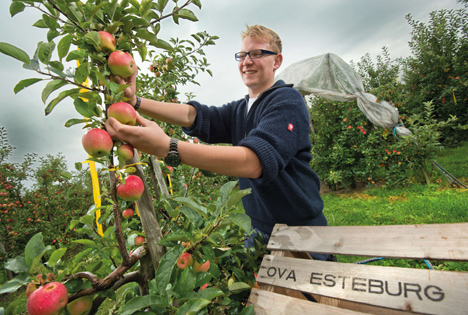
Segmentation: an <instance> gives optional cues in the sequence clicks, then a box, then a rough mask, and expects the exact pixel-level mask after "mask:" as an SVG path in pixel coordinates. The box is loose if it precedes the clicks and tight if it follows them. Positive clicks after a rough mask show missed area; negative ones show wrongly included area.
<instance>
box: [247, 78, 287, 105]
mask: <svg viewBox="0 0 468 315" xmlns="http://www.w3.org/2000/svg"><path fill="white" fill-rule="evenodd" d="M293 86H294V85H293V84H286V83H285V82H284V81H283V80H278V81H276V82H275V84H273V86H272V87H270V88H268V89H266V90H265V91H263V92H262V93H260V94H259V95H258V97H257V101H259V100H261V99H262V98H263V97H264V96H265V95H267V94H268V93H270V92H271V91H273V90H276V89H277V88H281V87H293ZM249 98H250V96H249V94H247V95H246V96H245V101H246V102H247V103H249Z"/></svg>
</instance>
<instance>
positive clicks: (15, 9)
mask: <svg viewBox="0 0 468 315" xmlns="http://www.w3.org/2000/svg"><path fill="white" fill-rule="evenodd" d="M25 7H26V6H25V5H24V3H22V2H15V1H13V2H12V3H11V4H10V15H11V17H14V16H15V15H16V14H17V13H20V12H23V10H24V8H25Z"/></svg>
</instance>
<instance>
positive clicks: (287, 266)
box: [257, 255, 468, 314]
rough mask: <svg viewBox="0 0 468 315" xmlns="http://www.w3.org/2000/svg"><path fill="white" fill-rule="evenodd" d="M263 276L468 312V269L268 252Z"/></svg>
mask: <svg viewBox="0 0 468 315" xmlns="http://www.w3.org/2000/svg"><path fill="white" fill-rule="evenodd" d="M257 281H258V282H259V283H261V284H269V285H274V286H280V287H286V288H290V289H293V290H298V291H302V292H309V293H312V294H318V295H322V296H327V297H334V298H338V299H343V300H348V301H353V302H358V303H364V304H370V305H376V306H381V307H386V308H393V309H398V310H408V311H412V312H417V313H423V314H464V313H466V310H468V299H467V298H466V297H467V296H468V273H466V272H451V271H437V270H428V269H412V268H397V267H382V266H368V265H358V264H345V263H331V262H323V261H317V260H306V259H294V258H288V257H276V256H271V255H266V256H265V257H264V258H263V262H262V265H261V267H260V271H259V273H258V277H257Z"/></svg>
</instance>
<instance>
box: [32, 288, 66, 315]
mask: <svg viewBox="0 0 468 315" xmlns="http://www.w3.org/2000/svg"><path fill="white" fill-rule="evenodd" d="M67 303H68V292H67V288H65V286H64V285H63V284H62V283H60V282H50V283H48V284H46V285H44V286H42V287H40V288H39V289H37V290H36V291H34V292H33V293H32V294H31V295H30V296H29V298H28V300H27V301H26V309H27V311H28V314H29V315H54V314H58V313H59V312H60V311H61V310H63V309H64V308H65V306H67Z"/></svg>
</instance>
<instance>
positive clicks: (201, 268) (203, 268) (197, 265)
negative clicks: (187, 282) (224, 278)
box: [193, 260, 210, 273]
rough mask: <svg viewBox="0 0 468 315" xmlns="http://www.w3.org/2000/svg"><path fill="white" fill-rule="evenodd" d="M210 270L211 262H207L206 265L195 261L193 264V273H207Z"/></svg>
mask: <svg viewBox="0 0 468 315" xmlns="http://www.w3.org/2000/svg"><path fill="white" fill-rule="evenodd" d="M209 269H210V261H209V260H207V261H206V262H204V263H199V262H198V261H196V260H195V261H194V263H193V271H195V273H199V272H200V271H203V272H207V271H208V270H209Z"/></svg>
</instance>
